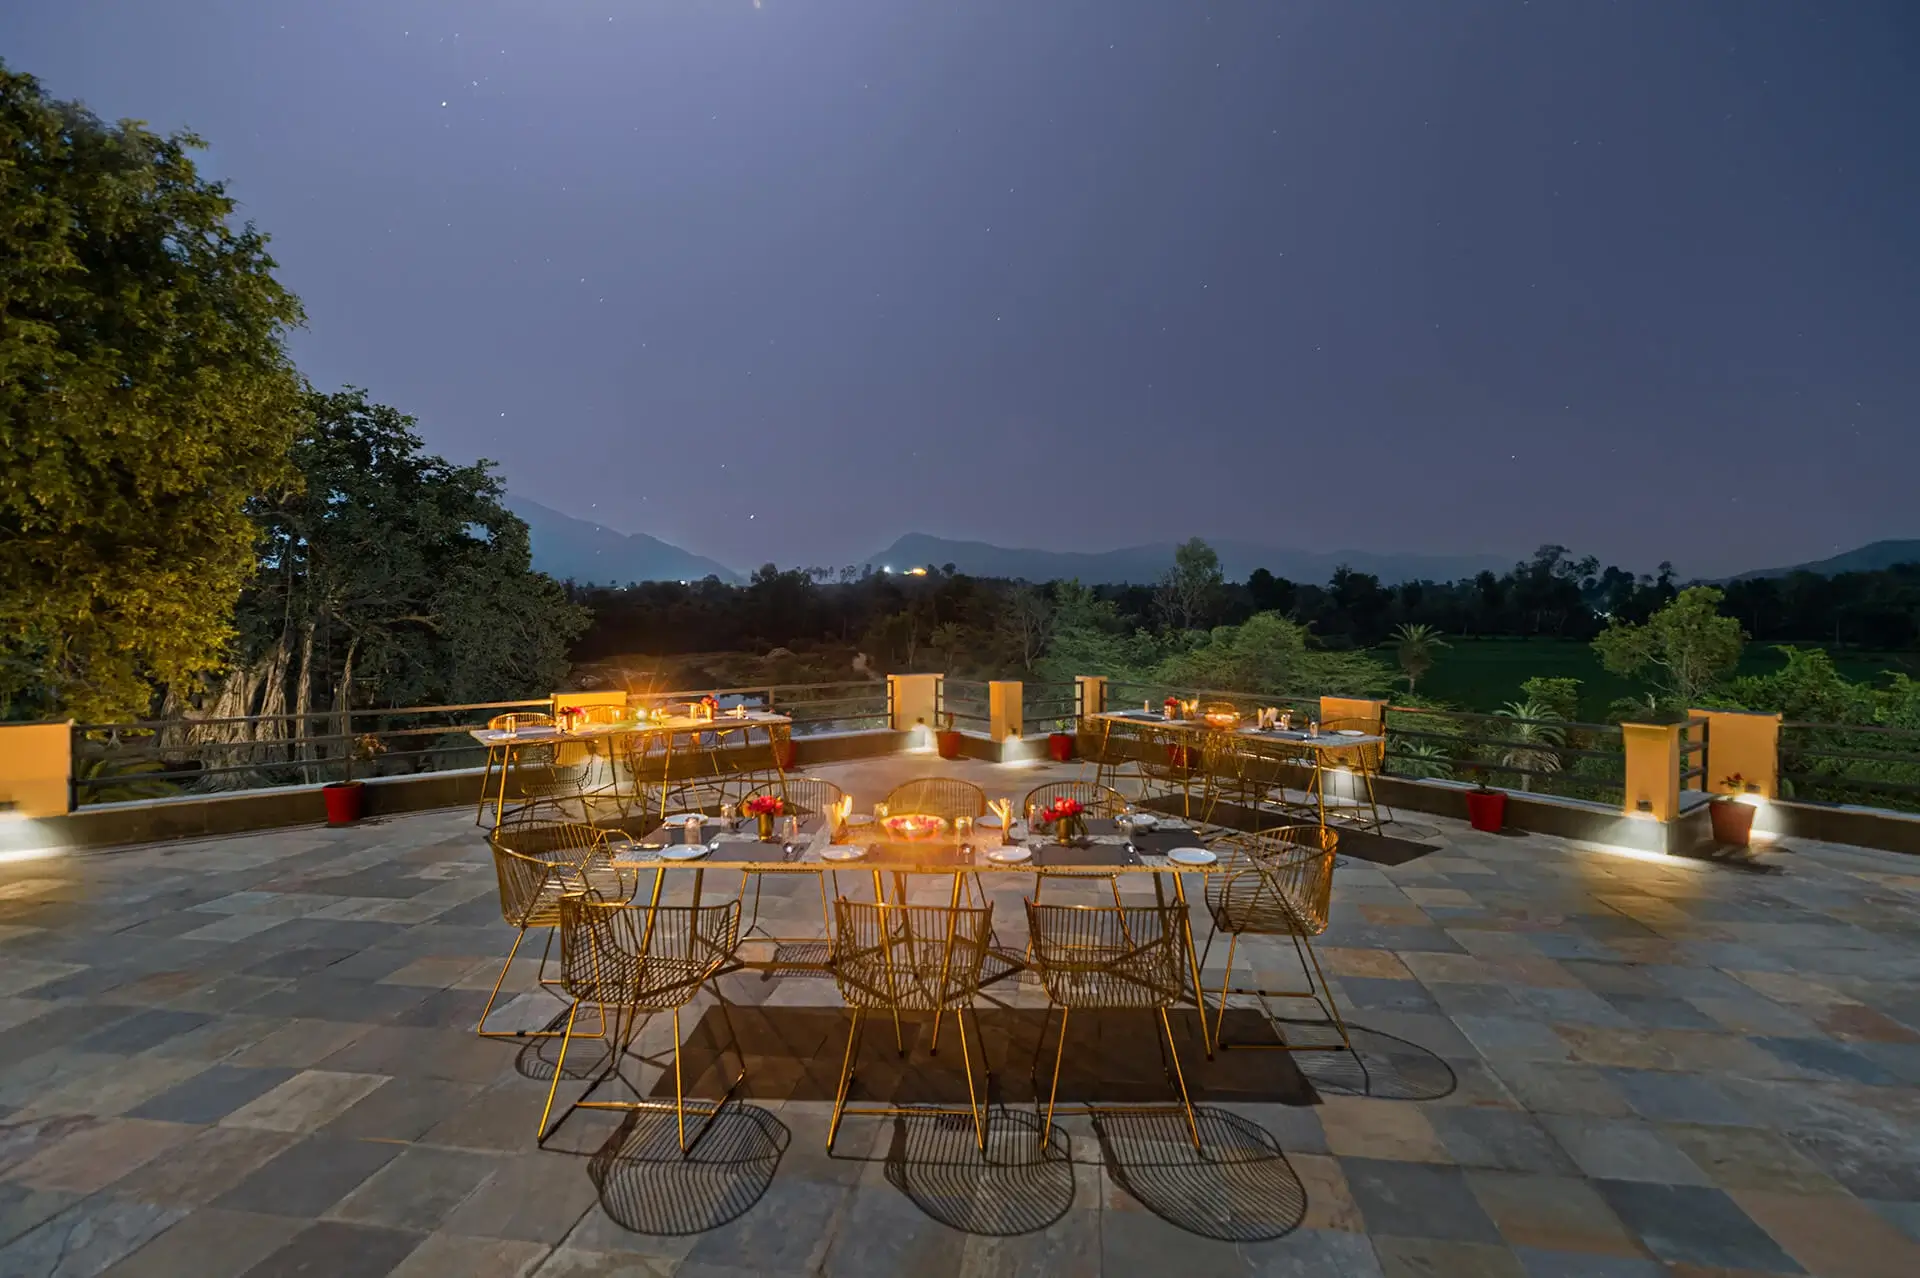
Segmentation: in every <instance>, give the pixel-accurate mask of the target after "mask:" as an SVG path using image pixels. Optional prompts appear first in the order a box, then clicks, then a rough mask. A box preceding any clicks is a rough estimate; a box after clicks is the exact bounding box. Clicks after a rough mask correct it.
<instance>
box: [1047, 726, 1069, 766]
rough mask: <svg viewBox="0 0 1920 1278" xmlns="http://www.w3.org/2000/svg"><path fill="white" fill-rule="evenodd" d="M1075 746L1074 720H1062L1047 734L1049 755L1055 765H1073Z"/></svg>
mask: <svg viewBox="0 0 1920 1278" xmlns="http://www.w3.org/2000/svg"><path fill="white" fill-rule="evenodd" d="M1073 744H1074V741H1073V720H1071V719H1062V720H1060V722H1058V723H1056V724H1054V725H1053V731H1052V732H1049V733H1048V734H1047V755H1048V757H1049V758H1051V759H1052V760H1053V761H1054V762H1055V763H1071V762H1073Z"/></svg>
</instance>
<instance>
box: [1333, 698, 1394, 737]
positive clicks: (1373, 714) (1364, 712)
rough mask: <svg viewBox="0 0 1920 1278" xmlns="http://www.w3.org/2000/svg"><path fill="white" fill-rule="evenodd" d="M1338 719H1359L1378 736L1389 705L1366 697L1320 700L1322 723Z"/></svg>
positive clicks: (1370, 731)
mask: <svg viewBox="0 0 1920 1278" xmlns="http://www.w3.org/2000/svg"><path fill="white" fill-rule="evenodd" d="M1336 719H1359V720H1361V721H1363V722H1364V723H1366V724H1367V725H1368V726H1367V728H1366V731H1368V732H1369V733H1374V734H1377V733H1378V732H1379V731H1380V725H1381V724H1383V723H1385V722H1386V719H1387V703H1386V702H1384V701H1374V700H1370V699H1368V698H1365V697H1322V698H1320V722H1322V723H1332V722H1333V721H1334V720H1336Z"/></svg>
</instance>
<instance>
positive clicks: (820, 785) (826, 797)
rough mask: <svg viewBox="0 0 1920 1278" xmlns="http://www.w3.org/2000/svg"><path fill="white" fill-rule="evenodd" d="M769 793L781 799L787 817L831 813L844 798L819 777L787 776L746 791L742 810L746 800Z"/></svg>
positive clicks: (839, 790) (742, 800) (829, 783)
mask: <svg viewBox="0 0 1920 1278" xmlns="http://www.w3.org/2000/svg"><path fill="white" fill-rule="evenodd" d="M769 794H773V795H778V796H780V798H781V800H782V801H783V802H784V803H785V804H786V813H787V815H790V816H818V815H820V814H821V813H823V812H831V811H832V810H833V809H834V807H835V806H836V805H837V804H839V802H840V801H841V800H842V799H844V798H846V797H847V796H846V792H845V791H843V790H842V789H841V788H840V787H839V786H837V785H835V784H834V783H833V782H831V781H824V780H822V779H820V778H819V777H788V778H787V779H786V780H785V781H784V782H780V781H769V782H767V783H766V784H765V785H757V786H755V787H753V789H751V790H749V791H747V794H746V798H743V799H741V800H740V803H741V807H742V810H743V811H744V809H745V806H746V803H747V800H748V799H758V798H762V797H764V796H766V795H769Z"/></svg>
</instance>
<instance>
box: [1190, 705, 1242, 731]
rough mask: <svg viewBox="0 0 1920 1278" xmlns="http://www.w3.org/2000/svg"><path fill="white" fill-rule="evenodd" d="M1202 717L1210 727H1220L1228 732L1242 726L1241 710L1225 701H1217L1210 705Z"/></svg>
mask: <svg viewBox="0 0 1920 1278" xmlns="http://www.w3.org/2000/svg"><path fill="white" fill-rule="evenodd" d="M1200 717H1201V719H1202V720H1204V721H1205V722H1206V725H1207V726H1208V727H1209V728H1219V729H1221V730H1222V731H1226V732H1231V731H1232V730H1233V729H1235V728H1237V727H1239V726H1240V712H1239V711H1238V710H1235V709H1234V708H1233V707H1232V706H1230V705H1228V704H1227V703H1225V702H1223V701H1216V702H1215V703H1213V704H1212V705H1210V706H1208V707H1207V709H1206V712H1205V713H1204V714H1202V715H1201V716H1200Z"/></svg>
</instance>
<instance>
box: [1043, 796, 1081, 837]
mask: <svg viewBox="0 0 1920 1278" xmlns="http://www.w3.org/2000/svg"><path fill="white" fill-rule="evenodd" d="M1086 812H1087V809H1086V806H1085V805H1084V804H1082V803H1081V802H1080V800H1078V799H1064V798H1063V799H1055V800H1054V801H1053V802H1052V803H1049V804H1048V805H1047V806H1046V807H1044V808H1042V809H1041V810H1040V824H1041V825H1047V826H1052V827H1053V840H1054V842H1056V843H1060V844H1067V843H1072V842H1073V841H1074V840H1075V839H1077V838H1080V837H1081V836H1082V835H1084V834H1085V833H1086V832H1087V818H1086Z"/></svg>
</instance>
